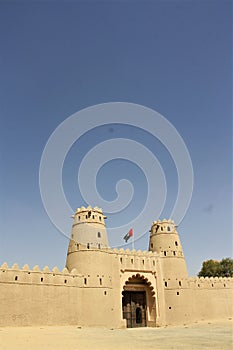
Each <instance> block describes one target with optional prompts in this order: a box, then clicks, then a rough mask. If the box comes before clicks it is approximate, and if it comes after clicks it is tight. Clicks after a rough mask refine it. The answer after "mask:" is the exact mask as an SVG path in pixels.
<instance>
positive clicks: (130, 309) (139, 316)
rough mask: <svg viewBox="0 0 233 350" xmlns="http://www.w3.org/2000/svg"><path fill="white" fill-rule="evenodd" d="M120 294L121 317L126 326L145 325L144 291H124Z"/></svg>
mask: <svg viewBox="0 0 233 350" xmlns="http://www.w3.org/2000/svg"><path fill="white" fill-rule="evenodd" d="M122 294H123V298H122V308H123V318H124V319H126V323H127V327H128V328H134V327H146V292H145V291H142V292H130V291H124V292H123V293H122Z"/></svg>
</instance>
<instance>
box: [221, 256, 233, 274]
mask: <svg viewBox="0 0 233 350" xmlns="http://www.w3.org/2000/svg"><path fill="white" fill-rule="evenodd" d="M219 264H220V276H221V277H233V259H231V258H225V259H222V260H221V261H220V263H219Z"/></svg>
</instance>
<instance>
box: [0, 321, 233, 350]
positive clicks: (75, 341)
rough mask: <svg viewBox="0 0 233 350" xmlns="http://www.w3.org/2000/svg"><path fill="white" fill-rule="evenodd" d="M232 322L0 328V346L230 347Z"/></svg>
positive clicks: (70, 349) (36, 349)
mask: <svg viewBox="0 0 233 350" xmlns="http://www.w3.org/2000/svg"><path fill="white" fill-rule="evenodd" d="M232 336H233V323H232V321H230V320H228V321H224V322H202V323H196V324H193V325H187V326H178V327H167V328H164V327H163V328H138V329H135V328H134V329H123V330H120V329H114V330H111V329H102V328H82V329H80V328H77V327H74V326H67V327H53V326H51V327H19V328H13V327H6V328H3V327H2V328H0V349H1V350H9V349H10V350H14V349H15V350H16V349H17V350H29V349H30V350H50V349H51V350H52V349H53V350H79V349H80V350H81V349H82V350H83V349H85V350H97V349H98V350H106V349H118V350H120V349H122V350H123V349H124V350H130V349H132V350H135V349H140V350H144V349H145V350H148V349H154V350H165V349H166V350H171V349H175V350H197V349H198V350H199V349H203V350H205V349H211V350H214V349H216V350H232V347H233V342H232Z"/></svg>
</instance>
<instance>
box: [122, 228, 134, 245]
mask: <svg viewBox="0 0 233 350" xmlns="http://www.w3.org/2000/svg"><path fill="white" fill-rule="evenodd" d="M132 236H133V229H132V228H131V229H130V230H129V232H128V233H127V234H126V235H125V237H124V240H125V241H126V242H127V241H128V239H130V237H132Z"/></svg>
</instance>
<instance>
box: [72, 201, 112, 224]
mask: <svg viewBox="0 0 233 350" xmlns="http://www.w3.org/2000/svg"><path fill="white" fill-rule="evenodd" d="M72 218H73V219H74V225H77V224H81V223H84V222H86V223H98V224H102V225H105V223H104V220H105V219H107V217H106V216H105V215H104V214H103V212H102V209H101V208H99V207H94V208H92V207H91V206H90V205H89V206H88V207H87V208H85V207H81V208H77V209H76V211H75V213H74V215H72ZM74 225H73V226H74Z"/></svg>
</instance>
